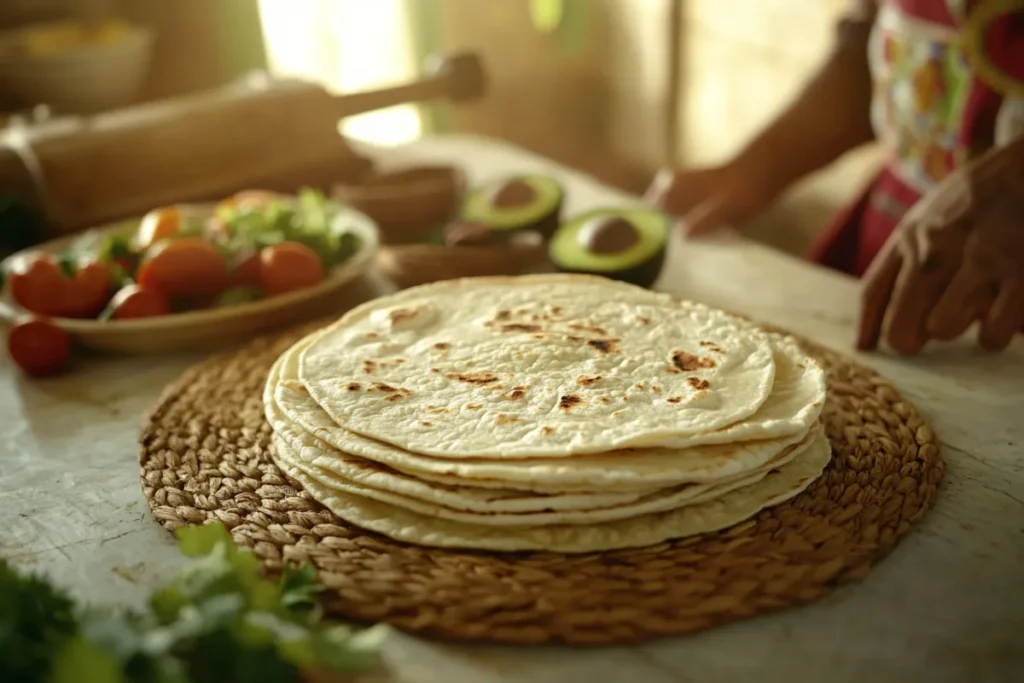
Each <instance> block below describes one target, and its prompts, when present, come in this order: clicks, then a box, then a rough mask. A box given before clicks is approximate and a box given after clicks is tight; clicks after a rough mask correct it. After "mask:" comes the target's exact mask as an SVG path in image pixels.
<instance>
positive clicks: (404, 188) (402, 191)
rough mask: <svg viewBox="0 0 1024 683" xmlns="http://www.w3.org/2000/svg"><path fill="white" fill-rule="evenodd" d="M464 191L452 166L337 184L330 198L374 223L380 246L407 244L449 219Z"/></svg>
mask: <svg viewBox="0 0 1024 683" xmlns="http://www.w3.org/2000/svg"><path fill="white" fill-rule="evenodd" d="M465 189H466V179H465V175H464V174H463V173H462V171H461V170H459V169H458V168H456V167H454V166H408V167H406V168H401V169H395V170H391V171H383V172H374V173H371V174H368V175H367V176H365V177H363V178H361V179H360V180H358V181H355V182H348V183H339V184H337V185H335V186H334V188H333V190H332V197H333V198H334V199H335V200H337V201H339V202H342V203H344V204H348V205H349V206H351V207H353V208H355V209H357V210H359V211H362V212H363V213H365V214H366V215H367V216H369V217H370V218H372V219H373V220H374V221H376V222H377V225H378V227H379V228H380V232H381V242H382V243H383V244H409V243H415V242H418V241H420V240H421V238H422V236H423V234H424V233H426V232H427V231H429V230H431V229H432V228H435V227H437V226H438V225H442V224H444V223H447V222H448V221H449V220H451V219H452V218H453V217H454V216H455V215H456V214H457V213H458V211H459V208H460V206H461V204H462V196H463V194H464V193H465Z"/></svg>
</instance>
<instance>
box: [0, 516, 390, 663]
mask: <svg viewBox="0 0 1024 683" xmlns="http://www.w3.org/2000/svg"><path fill="white" fill-rule="evenodd" d="M178 541H179V546H180V548H181V551H182V553H183V554H185V555H187V556H189V557H192V558H194V560H193V561H192V562H191V563H190V564H189V565H187V566H186V567H185V568H184V569H183V570H182V571H181V572H180V573H179V575H178V576H177V577H176V578H175V579H174V580H173V581H171V582H170V583H168V584H166V585H165V586H163V587H161V588H159V589H157V590H156V591H155V592H154V593H153V594H152V595H151V597H150V599H149V601H148V604H147V605H146V607H145V608H144V609H142V610H139V611H116V610H107V609H88V608H85V609H83V608H80V607H77V606H76V605H75V604H74V603H73V601H72V600H71V599H70V598H69V597H68V596H67V594H65V593H64V592H62V591H60V590H59V589H57V588H55V587H54V586H52V585H51V584H49V583H48V582H47V581H45V580H43V579H41V578H38V577H32V576H22V575H19V574H18V573H17V572H16V571H14V570H13V569H12V568H11V567H10V566H8V565H7V564H6V563H4V562H2V561H0V681H4V682H5V683H7V682H11V683H143V682H145V683H214V682H215V681H216V682H217V683H232V682H235V681H237V682H238V683H242V682H244V683H264V682H265V683H271V682H272V681H273V682H274V683H278V682H291V681H294V682H296V683H298V682H300V681H306V680H310V679H311V677H314V676H315V677H316V679H317V680H338V681H344V680H347V679H346V677H347V676H352V675H357V674H360V673H363V672H366V671H370V670H373V669H374V668H376V667H377V666H379V658H378V652H377V646H378V645H379V641H380V639H381V637H382V636H383V631H382V630H381V629H380V627H374V628H371V629H367V630H357V629H355V628H353V627H349V626H347V625H342V624H331V623H327V622H324V621H323V620H322V614H321V612H320V610H319V608H318V606H317V602H316V599H315V598H316V594H317V592H319V590H321V586H320V585H319V584H317V583H316V571H315V570H314V569H313V567H312V566H309V565H303V566H299V567H296V566H289V567H286V569H285V571H284V572H283V574H282V576H281V577H280V579H279V580H278V581H276V582H275V581H271V580H269V579H267V578H266V577H264V576H263V574H262V571H261V568H260V563H259V560H258V559H257V558H256V557H255V556H254V555H253V554H252V553H250V552H248V551H246V550H241V549H239V548H237V547H236V546H235V545H234V543H233V542H232V541H231V537H230V535H229V534H228V532H227V531H226V530H225V528H224V527H223V526H221V525H219V524H209V525H205V526H199V527H188V528H185V529H182V530H181V531H179V532H178Z"/></svg>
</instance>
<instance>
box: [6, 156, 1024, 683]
mask: <svg viewBox="0 0 1024 683" xmlns="http://www.w3.org/2000/svg"><path fill="white" fill-rule="evenodd" d="M380 154H381V155H382V158H385V159H394V160H396V161H397V160H403V159H429V160H449V161H454V162H457V163H460V164H462V165H464V166H465V168H466V169H467V171H468V173H469V174H470V177H471V178H473V179H483V178H485V177H487V176H489V175H495V174H500V173H502V172H509V171H518V170H537V171H541V172H545V173H551V174H554V175H557V176H559V177H561V178H562V179H563V181H564V183H565V185H566V188H567V206H566V209H567V211H568V212H570V213H571V212H575V211H578V210H583V209H587V208H593V207H596V206H599V205H616V204H619V205H621V204H624V203H633V202H637V201H638V200H637V199H635V198H631V197H629V196H627V195H624V194H622V193H620V192H617V191H615V190H612V189H609V188H607V187H603V186H601V185H599V184H597V183H596V182H594V181H593V180H590V179H589V178H587V177H585V176H583V175H581V174H579V173H576V172H573V171H570V170H568V169H566V168H564V167H561V166H558V165H557V164H554V163H552V162H550V161H547V160H545V159H542V158H540V157H538V156H535V155H532V154H529V153H527V152H524V151H522V150H519V149H516V148H512V147H509V146H505V145H502V144H499V143H496V142H494V141H490V140H482V139H475V138H437V139H432V140H426V141H423V142H419V143H416V144H414V145H411V146H409V147H404V148H399V149H395V150H387V151H382V152H381V153H380ZM659 289H664V290H667V291H672V292H673V293H676V294H679V295H682V296H685V297H688V298H693V299H697V300H701V301H704V302H706V303H709V304H711V305H715V306H720V307H723V308H729V309H732V310H735V311H738V312H741V313H745V314H748V315H751V316H753V317H755V318H757V319H759V320H762V321H765V322H770V323H774V324H777V325H782V326H785V327H787V328H789V329H791V330H792V331H794V332H798V333H801V334H803V335H805V336H807V337H809V338H810V339H812V340H814V341H817V342H819V343H821V344H824V345H826V346H830V347H832V348H835V349H839V350H843V351H847V350H849V353H850V354H851V355H854V352H853V351H852V350H850V349H851V348H852V343H853V338H854V323H855V315H856V304H857V295H858V290H857V286H856V283H855V282H854V281H853V280H851V279H849V278H846V277H844V276H841V275H837V274H835V273H832V272H829V271H824V270H821V269H818V268H815V267H812V266H809V265H807V264H804V263H801V262H798V261H796V260H794V259H791V258H789V257H787V256H785V255H782V254H779V253H777V252H774V251H772V250H769V249H767V248H765V247H761V246H758V245H756V244H753V243H751V242H748V241H746V240H742V239H739V238H736V237H726V238H721V239H717V240H714V241H702V242H692V243H683V242H681V241H679V240H677V241H676V242H675V243H673V245H672V249H671V251H670V258H669V262H668V265H667V266H666V270H665V273H664V275H663V278H662V281H661V283H659ZM858 358H859V359H860V360H861V361H862V362H864V363H866V364H868V365H871V366H872V367H875V368H876V369H878V370H879V371H880V372H881V373H883V374H884V375H886V376H887V377H889V378H890V379H892V380H893V381H894V382H895V384H896V386H897V387H898V388H899V389H900V390H901V391H902V392H903V393H904V394H905V395H906V397H907V398H909V399H910V400H911V401H913V402H914V403H915V404H917V405H918V406H919V407H920V408H921V410H922V412H923V413H924V414H925V415H926V416H927V418H928V419H929V420H931V422H932V424H933V425H934V427H935V429H936V432H937V433H938V435H939V437H940V438H941V439H942V441H943V443H944V447H943V452H942V455H943V457H944V458H945V460H946V462H947V464H948V470H947V476H946V480H945V483H944V485H943V487H942V488H941V490H940V492H939V495H938V498H937V501H936V503H935V505H934V507H933V508H932V510H931V511H929V513H928V514H927V515H926V516H925V518H924V520H923V521H922V522H921V523H920V524H919V526H918V527H916V529H915V530H914V531H912V532H911V533H910V534H909V535H908V536H907V537H906V538H905V539H904V540H903V542H902V543H900V545H899V546H898V547H897V548H896V550H895V551H894V552H893V553H892V554H891V555H890V556H889V557H888V558H887V559H885V560H884V561H882V563H881V564H879V565H878V566H877V567H876V568H875V569H874V571H872V572H871V573H870V574H869V575H868V577H867V578H866V579H865V580H863V581H861V582H858V583H854V584H851V585H848V586H845V587H843V588H841V589H839V590H837V591H836V592H835V593H833V594H832V595H830V596H829V597H827V598H825V599H824V600H822V601H820V602H818V603H816V604H813V605H810V606H807V607H803V608H797V609H792V610H788V611H784V612H780V613H776V614H773V615H768V616H763V617H759V618H756V619H753V620H749V621H745V622H741V623H739V624H735V625H733V626H728V627H725V628H721V629H717V630H714V631H710V632H706V633H703V634H698V635H695V636H689V637H685V638H676V639H666V640H661V641H656V642H653V643H649V644H647V645H641V646H634V647H624V648H611V649H595V650H573V649H568V648H559V647H550V648H530V649H524V648H501V647H483V646H472V647H467V646H461V645H458V644H446V643H437V642H430V641H424V640H420V639H417V638H413V637H410V636H407V635H403V634H399V633H395V634H394V636H393V637H391V639H390V640H389V641H388V644H387V654H388V658H389V660H390V661H391V663H392V666H393V667H394V669H395V680H396V681H401V682H403V683H420V682H421V681H422V682H428V681H431V682H433V681H441V680H444V681H447V682H448V683H492V682H494V683H497V682H502V683H513V682H514V683H520V682H522V683H527V682H529V683H548V682H549V681H550V682H551V683H555V682H557V683H573V682H575V681H585V682H587V683H617V682H619V681H622V682H623V683H625V682H626V681H630V682H641V681H642V682H643V683H669V682H671V683H684V682H685V683H689V682H698V681H699V682H700V683H718V682H722V681H730V682H731V681H751V680H758V681H760V682H761V683H774V682H776V681H778V682H780V683H798V682H803V681H808V682H814V683H817V682H824V681H828V682H830V683H843V682H846V681H849V682H851V683H853V682H857V683H860V682H861V681H869V680H870V681H873V682H877V683H882V682H888V681H893V682H896V681H899V682H901V683H902V682H908V681H929V683H946V682H949V683H961V682H970V683H987V682H990V681H991V682H993V683H996V682H999V683H1001V682H1003V681H1007V682H1009V681H1021V680H1024V341H1021V339H1018V340H1017V341H1016V342H1015V343H1014V345H1013V346H1012V347H1011V348H1010V349H1009V350H1008V351H1007V352H1006V353H1003V354H1000V355H988V354H984V353H982V352H980V351H976V350H975V349H974V348H973V347H972V345H971V344H970V340H964V341H963V342H960V343H955V344H951V345H946V346H942V347H939V348H936V349H932V350H929V351H928V352H927V353H926V354H925V355H924V356H922V357H920V358H916V359H909V360H907V359H898V358H895V357H892V356H888V355H885V354H876V355H858ZM197 359H198V358H197V357H183V356H176V357H166V356H164V357H149V358H128V359H118V358H89V359H87V361H86V362H83V363H82V364H81V367H79V368H77V369H76V371H75V372H74V373H72V374H69V375H66V376H64V377H60V378H56V379H53V380H47V381H44V382H39V381H30V380H24V379H22V378H21V377H20V376H19V374H18V372H17V371H16V368H14V367H13V366H12V364H11V363H10V361H9V360H8V359H7V358H6V357H3V358H2V359H0V520H2V524H0V556H4V557H6V558H9V559H11V560H12V561H14V562H15V563H16V564H18V565H21V566H24V567H26V568H34V569H36V570H39V571H43V572H46V573H47V574H49V575H51V576H52V577H54V578H55V579H56V580H57V581H58V582H60V583H61V584H64V585H67V586H69V587H71V588H72V589H73V590H74V591H75V592H76V593H77V594H78V595H80V596H82V597H85V598H87V599H88V600H90V601H92V602H96V603H108V602H120V603H131V602H133V601H137V600H140V599H141V598H142V596H143V595H145V594H146V593H147V592H148V590H149V589H150V588H151V587H152V586H153V585H154V584H155V583H156V582H157V581H159V580H160V578H161V577H162V576H164V575H166V573H168V572H169V571H170V570H172V569H173V567H174V566H176V564H177V563H178V562H179V561H180V560H179V558H178V555H177V552H176V551H175V548H174V543H173V541H172V539H171V537H170V536H169V535H168V534H167V533H166V532H165V531H163V529H162V528H161V527H160V526H159V525H158V524H157V523H156V522H155V521H154V520H153V518H152V516H151V515H150V513H149V508H148V506H147V504H146V501H145V500H144V498H143V496H142V490H141V488H140V486H139V480H138V465H137V454H138V445H137V434H138V428H139V425H140V421H141V419H142V416H143V415H144V413H145V411H146V410H147V409H148V408H149V406H150V405H152V404H153V403H154V402H155V401H156V399H157V396H158V395H159V393H160V392H161V390H162V389H163V387H164V385H166V384H167V383H168V382H170V381H172V380H173V379H174V378H175V377H176V376H177V375H178V374H179V373H180V372H181V371H182V370H184V369H185V368H186V367H187V366H188V365H189V364H191V363H192V362H194V361H195V360H197Z"/></svg>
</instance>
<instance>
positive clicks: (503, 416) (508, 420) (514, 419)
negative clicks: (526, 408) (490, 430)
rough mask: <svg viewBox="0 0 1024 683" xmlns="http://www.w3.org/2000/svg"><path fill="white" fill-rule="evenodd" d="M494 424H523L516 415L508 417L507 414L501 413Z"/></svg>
mask: <svg viewBox="0 0 1024 683" xmlns="http://www.w3.org/2000/svg"><path fill="white" fill-rule="evenodd" d="M494 422H495V423H496V424H499V425H507V424H512V423H513V422H522V420H521V419H519V418H518V417H516V416H515V415H506V414H505V413H499V414H498V417H497V418H495V420H494Z"/></svg>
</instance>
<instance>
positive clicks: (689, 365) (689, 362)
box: [672, 351, 717, 372]
mask: <svg viewBox="0 0 1024 683" xmlns="http://www.w3.org/2000/svg"><path fill="white" fill-rule="evenodd" d="M672 365H673V367H674V368H675V369H674V370H673V372H693V371H694V370H707V369H708V368H713V367H715V365H717V363H715V361H714V360H712V359H711V358H702V357H700V356H695V355H693V354H692V353H690V352H689V351H673V352H672Z"/></svg>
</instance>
